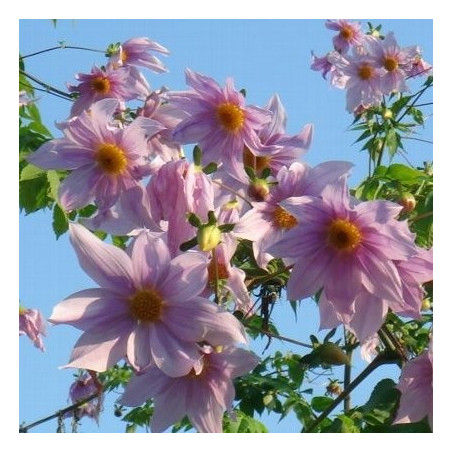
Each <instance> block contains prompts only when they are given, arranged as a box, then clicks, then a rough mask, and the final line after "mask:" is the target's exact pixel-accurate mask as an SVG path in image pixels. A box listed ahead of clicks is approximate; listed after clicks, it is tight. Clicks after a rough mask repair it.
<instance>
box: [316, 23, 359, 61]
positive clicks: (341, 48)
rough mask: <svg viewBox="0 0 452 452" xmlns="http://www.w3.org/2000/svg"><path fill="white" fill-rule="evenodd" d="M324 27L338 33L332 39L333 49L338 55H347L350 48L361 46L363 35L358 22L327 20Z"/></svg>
mask: <svg viewBox="0 0 452 452" xmlns="http://www.w3.org/2000/svg"><path fill="white" fill-rule="evenodd" d="M325 27H326V28H328V29H330V30H335V31H338V32H339V33H338V34H337V35H336V36H335V37H334V38H333V45H334V49H335V50H336V51H337V52H339V53H347V52H348V50H349V48H350V47H357V46H359V45H361V43H362V40H363V37H364V33H363V32H362V30H361V24H360V23H359V22H350V21H349V20H344V19H339V20H327V21H326V22H325Z"/></svg>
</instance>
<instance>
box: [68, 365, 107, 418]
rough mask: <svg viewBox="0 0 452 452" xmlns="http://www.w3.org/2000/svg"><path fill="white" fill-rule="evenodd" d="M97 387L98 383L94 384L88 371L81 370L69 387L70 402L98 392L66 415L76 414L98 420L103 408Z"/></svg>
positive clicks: (101, 397) (100, 393)
mask: <svg viewBox="0 0 452 452" xmlns="http://www.w3.org/2000/svg"><path fill="white" fill-rule="evenodd" d="M99 389H100V388H99V387H98V384H96V382H95V381H94V379H93V378H92V377H91V375H90V374H89V373H88V372H82V373H81V374H80V375H79V376H78V377H77V379H76V380H75V381H74V383H72V385H71V387H70V388H69V396H70V399H71V402H72V403H73V404H74V403H77V402H78V401H81V400H84V399H87V398H88V397H90V396H92V395H94V394H97V393H99V396H98V397H96V398H94V399H92V400H90V401H88V402H86V403H84V404H83V405H80V406H79V407H78V408H76V409H75V410H74V411H70V412H68V413H67V415H66V416H68V417H71V416H74V415H76V417H77V418H78V419H81V418H82V417H83V416H87V417H90V418H91V419H94V420H95V421H96V422H99V415H100V412H101V411H102V409H103V395H102V392H100V391H99Z"/></svg>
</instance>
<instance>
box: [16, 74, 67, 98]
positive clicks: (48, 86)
mask: <svg viewBox="0 0 452 452" xmlns="http://www.w3.org/2000/svg"><path fill="white" fill-rule="evenodd" d="M19 74H22V75H24V76H25V77H27V78H29V79H30V80H33V81H34V82H35V83H37V84H38V85H41V86H43V87H44V88H46V89H47V90H48V91H53V92H55V93H57V94H60V95H61V96H63V97H66V98H67V99H70V100H72V99H73V97H72V95H71V94H68V93H65V92H64V91H61V90H59V89H58V88H55V87H53V86H52V85H49V84H48V83H45V82H43V81H42V80H39V79H38V78H36V77H35V76H33V75H30V74H28V73H27V72H25V71H22V70H21V69H19Z"/></svg>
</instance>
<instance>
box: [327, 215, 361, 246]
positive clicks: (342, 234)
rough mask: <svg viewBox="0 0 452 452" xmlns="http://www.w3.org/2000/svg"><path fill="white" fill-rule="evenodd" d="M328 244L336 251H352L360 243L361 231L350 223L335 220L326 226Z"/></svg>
mask: <svg viewBox="0 0 452 452" xmlns="http://www.w3.org/2000/svg"><path fill="white" fill-rule="evenodd" d="M328 243H329V244H330V245H332V246H333V247H334V248H336V250H338V251H353V250H354V249H355V248H356V247H357V246H358V245H359V244H360V243H361V231H360V230H359V228H358V227H357V226H356V225H354V224H353V223H352V222H350V221H348V220H346V219H343V218H337V219H336V220H333V221H332V222H331V223H330V224H329V226H328Z"/></svg>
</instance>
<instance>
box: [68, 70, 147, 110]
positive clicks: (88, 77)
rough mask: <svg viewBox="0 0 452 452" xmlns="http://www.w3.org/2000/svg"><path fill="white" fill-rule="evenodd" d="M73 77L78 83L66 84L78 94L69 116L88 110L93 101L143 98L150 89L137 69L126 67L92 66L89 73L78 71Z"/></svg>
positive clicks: (70, 90) (71, 90) (72, 91)
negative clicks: (102, 67)
mask: <svg viewBox="0 0 452 452" xmlns="http://www.w3.org/2000/svg"><path fill="white" fill-rule="evenodd" d="M75 78H76V79H77V80H79V81H80V83H79V84H78V85H68V90H69V92H71V93H77V94H78V97H77V99H76V100H75V102H74V104H73V105H72V108H71V113H70V114H71V116H77V115H79V114H80V113H82V112H83V111H84V110H89V109H90V107H91V105H92V104H93V103H94V102H97V101H99V100H101V99H107V98H113V99H118V100H120V101H128V100H132V99H138V98H145V97H146V96H147V95H148V94H149V91H150V90H149V85H148V83H147V81H146V79H145V78H144V77H143V76H142V75H140V74H139V73H138V71H131V70H130V68H126V67H120V68H117V69H115V68H114V67H113V66H112V65H108V66H107V67H106V68H105V69H100V68H98V67H96V66H94V67H93V68H92V69H91V73H89V74H83V73H79V74H76V75H75Z"/></svg>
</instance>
